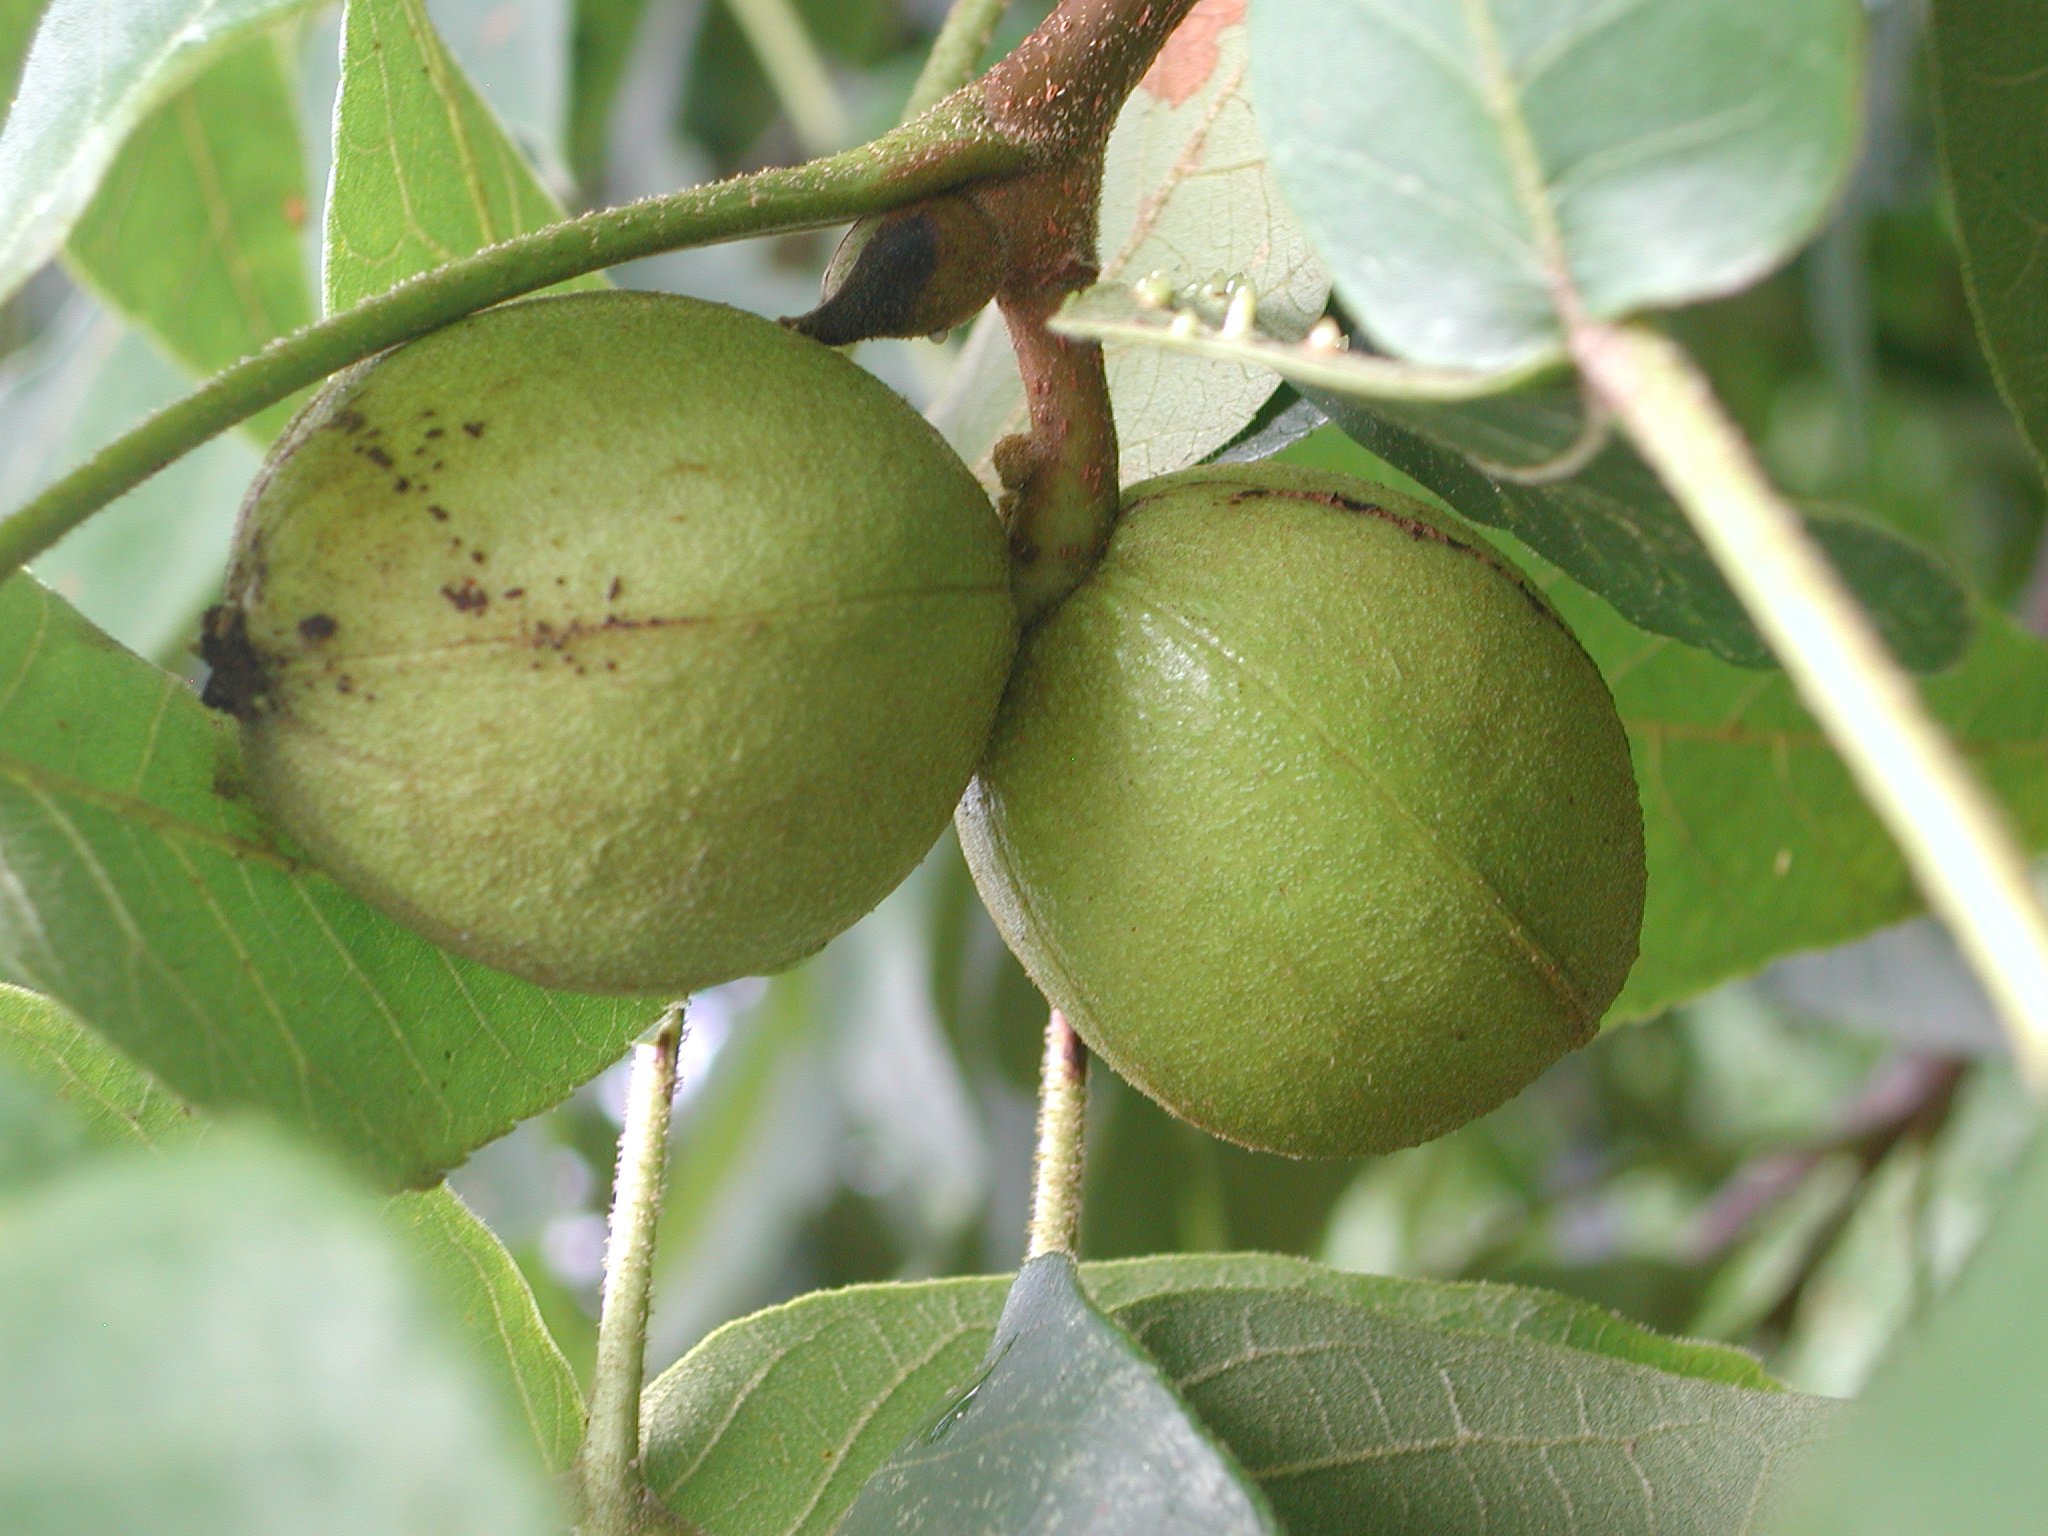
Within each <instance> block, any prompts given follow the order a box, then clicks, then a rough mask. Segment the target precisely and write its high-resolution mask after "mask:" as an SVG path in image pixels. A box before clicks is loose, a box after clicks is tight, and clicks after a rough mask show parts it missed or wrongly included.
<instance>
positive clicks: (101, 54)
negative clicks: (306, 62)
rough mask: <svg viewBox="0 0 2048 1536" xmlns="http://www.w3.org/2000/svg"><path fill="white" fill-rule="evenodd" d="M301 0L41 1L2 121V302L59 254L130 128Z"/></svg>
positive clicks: (0, 131) (0, 213) (0, 142)
mask: <svg viewBox="0 0 2048 1536" xmlns="http://www.w3.org/2000/svg"><path fill="white" fill-rule="evenodd" d="M304 3H305V0H123V3H122V4H121V5H119V6H118V7H109V6H108V5H107V4H106V0H50V3H49V5H48V7H47V9H46V10H45V11H44V12H43V20H42V24H41V25H40V26H39V27H38V28H37V30H36V36H35V41H34V42H33V43H32V44H31V45H30V47H29V53H28V59H27V62H26V64H25V65H24V66H23V68H22V74H21V86H20V89H19V91H18V92H17V93H16V96H15V101H14V107H13V110H12V111H10V112H9V113H8V115H7V125H6V127H5V128H4V129H0V298H5V297H6V296H7V295H9V294H11V293H13V292H14V290H15V289H17V288H19V287H20V286H21V285H22V284H23V283H24V282H26V281H27V280H28V277H29V274H30V273H32V272H34V271H35V270H36V268H38V267H40V266H41V265H42V264H43V263H44V262H46V261H48V260H49V259H50V258H51V257H52V256H54V255H56V254H57V252H58V250H59V249H60V248H61V247H62V246H63V244H64V240H65V237H66V236H67V235H68V234H69V233H70V231H71V227H72V225H73V223H74V222H75V221H76V220H77V219H78V217H79V216H80V215H81V214H82V213H84V212H85V209H86V205H87V204H89V203H90V202H91V201H92V198H93V194H94V193H95V192H96V191H97V190H98V188H99V184H100V178H101V177H102V176H103V175H104V174H105V173H106V170H107V168H108V166H110V165H112V164H113V162H114V157H115V156H116V155H117V154H118V153H119V152H120V149H121V146H122V144H123V143H124V142H126V140H127V138H128V135H129V134H130V133H131V132H133V131H134V129H135V127H136V125H137V124H139V123H140V122H141V121H142V120H143V119H144V118H145V117H147V116H148V115H149V114H150V112H151V111H153V110H154V109H155V108H156V106H157V105H158V103H160V102H162V101H164V100H165V99H166V98H168V97H169V96H171V95H172V94H173V93H174V92H175V91H177V90H178V88H179V87H180V86H182V85H184V84H185V83H186V82H187V81H188V80H190V79H192V78H193V76H195V75H197V74H198V73H199V72H200V71H201V70H202V69H203V68H205V66H206V65H207V63H208V62H209V61H210V60H211V59H212V58H213V57H215V55H216V54H218V53H219V52H220V51H221V50H222V49H223V48H225V47H227V46H229V45H231V44H232V43H233V42H234V41H235V40H236V39H237V38H240V37H242V36H245V35H246V34H247V33H248V32H249V30H250V29H251V28H253V27H257V26H260V25H262V24H263V23H264V22H266V21H270V20H273V19H275V18H277V17H279V16H282V15H285V14H286V13H288V12H290V11H292V10H295V9H298V8H299V7H300V6H302V5H303V4H304Z"/></svg>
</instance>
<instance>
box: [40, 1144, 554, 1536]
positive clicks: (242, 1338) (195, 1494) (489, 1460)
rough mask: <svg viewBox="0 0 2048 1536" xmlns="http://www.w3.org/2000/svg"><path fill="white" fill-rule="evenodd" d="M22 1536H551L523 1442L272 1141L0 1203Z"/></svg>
mask: <svg viewBox="0 0 2048 1536" xmlns="http://www.w3.org/2000/svg"><path fill="white" fill-rule="evenodd" d="M0 1381H5V1382H7V1383H9V1389H8V1390H7V1391H6V1392H4V1393H0V1529H4V1530H6V1531H7V1532H8V1536H79V1533H80V1532H85V1531H90V1532H92V1533H94V1536H222V1533H224V1532H234V1531H247V1532H255V1531H262V1532H265V1533H266V1536H329V1533H331V1536H342V1533H345V1532H346V1533H360V1532H377V1533H379V1536H461V1533H465V1532H474V1533H476V1536H525V1533H531V1536H550V1533H554V1532H559V1531H560V1530H561V1529H562V1528H563V1521H562V1519H561V1515H560V1512H559V1510H557V1509H556V1508H555V1507H554V1500H553V1498H552V1495H551V1490H550V1488H549V1486H548V1483H547V1480H546V1478H545V1476H544V1475H543V1473H542V1471H541V1469H540V1467H539V1465H538V1463H537V1461H536V1460H535V1458H534V1457H533V1455H532V1453H531V1451H530V1450H529V1449H528V1448H527V1447H526V1446H525V1445H524V1444H523V1443H522V1440H521V1437H520V1433H519V1430H518V1427H517V1425H516V1424H515V1423H514V1422H513V1420H512V1418H511V1416H510V1414H509V1413H507V1412H504V1411H502V1409H501V1406H500V1405H499V1404H498V1403H497V1402H496V1401H495V1400H494V1399H493V1397H492V1395H491V1393H490V1392H489V1390H488V1388H487V1385H486V1384H485V1383H484V1382H483V1381H482V1380H481V1379H480V1378H479V1376H478V1374H477V1372H476V1370H475V1368H474V1366H473V1365H472V1364H471V1363H470V1362H469V1361H468V1360H466V1359H464V1358H463V1356H462V1354H461V1352H460V1351H459V1350H458V1349H457V1348H456V1347H455V1344H454V1341H453V1339H452V1338H451V1337H450V1335H449V1333H448V1331H447V1329H446V1327H445V1324H444V1322H443V1319H442V1318H441V1316H440V1315H439V1313H438V1312H437V1310H436V1309H435V1308H434V1306H433V1305H432V1303H431V1300H430V1298H429V1297H428V1296H427V1295H426V1294H425V1293H424V1291H423V1290H422V1288H421V1285H420V1276H419V1274H418V1273H417V1267H416V1265H415V1264H414V1263H412V1262H411V1261H409V1260H408V1258H407V1256H406V1254H405V1253H404V1252H403V1249H402V1247H401V1245H400V1244H399V1243H398V1241H397V1240H396V1239H395V1238H394V1237H393V1236H392V1234H390V1233H389V1232H388V1231H386V1230H385V1229H384V1228H383V1226H382V1225H381V1223H380V1222H379V1219H378V1213H377V1207H376V1204H375V1202H374V1201H371V1200H369V1199H368V1198H366V1197H364V1196H362V1195H359V1194H357V1193H356V1192H354V1191H353V1190H351V1189H349V1188H347V1187H346V1186H344V1185H343V1184H341V1183H340V1182H339V1181H337V1180H336V1179H335V1177H334V1176H333V1174H332V1173H331V1172H329V1171H328V1170H327V1169H325V1168H323V1167H321V1166H319V1165H317V1164H315V1163H313V1162H311V1161H310V1160H309V1159H308V1158H307V1157H306V1156H305V1154H304V1153H303V1152H300V1151H298V1150H296V1149H295V1148H293V1147H291V1146H290V1145H288V1144H285V1143H282V1142H279V1141H277V1140H275V1139H273V1138H270V1137H260V1138H259V1137H256V1136H253V1135H250V1134H248V1133H246V1132H233V1133H220V1134H216V1135H214V1136H210V1137H208V1138H206V1139H205V1140H204V1141H202V1142H199V1143H196V1144H194V1145H190V1146H187V1147H183V1148H180V1149H178V1150H176V1151H172V1152H168V1153H166V1154H164V1155H163V1156H161V1157H142V1156H136V1155H129V1156H115V1157H109V1158H107V1159H105V1160H103V1161H101V1162H99V1163H97V1164H96V1165H91V1166H87V1167H85V1168H83V1169H81V1170H80V1171H79V1172H78V1173H76V1174H74V1175H73V1176H71V1177H68V1178H66V1179H64V1180H62V1181H59V1182H57V1183H55V1184H51V1185H48V1186H44V1187H42V1188H41V1189H40V1190H34V1191H31V1192H30V1193H28V1194H26V1195H23V1196H18V1197H16V1198H15V1199H14V1200H12V1201H11V1202H8V1203H6V1204H4V1205H0Z"/></svg>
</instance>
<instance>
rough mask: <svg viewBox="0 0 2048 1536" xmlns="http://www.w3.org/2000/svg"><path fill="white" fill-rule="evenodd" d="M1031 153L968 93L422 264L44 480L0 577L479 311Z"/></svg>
mask: <svg viewBox="0 0 2048 1536" xmlns="http://www.w3.org/2000/svg"><path fill="white" fill-rule="evenodd" d="M1032 159H1033V153H1032V151H1031V150H1030V149H1029V148H1028V147H1026V146H1025V145H1023V144H1021V143H1020V142H1019V141H1018V140H1016V139H1015V138H1014V137H1012V136H1010V135H1009V134H1007V133H1004V132H1002V131H1000V130H998V129H996V128H993V127H992V126H991V125H990V124H989V122H988V120H987V118H986V117H985V116H984V115H983V114H982V112H981V111H980V108H979V104H978V103H976V102H975V101H974V100H973V99H972V98H971V97H967V96H963V97H960V98H957V99H956V100H955V101H954V102H952V103H949V104H947V105H945V106H943V107H942V108H941V109H939V110H937V111H934V112H933V113H931V114H930V115H928V116H926V117H922V118H919V119H918V120H917V121H916V122H914V123H910V124H907V125H906V126H904V127H902V128H899V129H897V130H896V131H894V132H893V133H889V134H885V135H884V136H883V137H881V138H879V139H877V140H875V141H874V142H873V143H871V144H865V145H862V146H861V147H860V148H858V149H852V150H848V151H847V152H846V153H845V154H841V155H834V156H832V157H831V158H830V159H826V160H816V161H813V162H811V163H810V164H808V165H801V166H793V167H789V168H787V169H778V170H770V171H762V172H759V173H756V174H754V175H751V176H742V177H736V178H734V179H733V180H731V181H722V182H718V183H716V184H714V185H711V186H705V187H693V188H690V189H689V190H687V191H682V192H675V193H670V194H668V195H666V196H662V197H655V198H649V199H647V200H645V201H644V202H638V203H632V204H629V205H627V206H626V207H623V208H608V209H603V210H600V211H598V212H595V213H588V214H585V215H583V216H582V217H581V218H576V219H569V220H565V221H564V222H562V223H558V224H551V225H549V226H547V227H546V228H545V229H539V230H535V231H533V232H532V233H530V234H526V235H521V236H519V237H517V238H515V239H512V240H508V241H505V242H504V243H503V244H501V245H495V246H492V247H490V248H489V249H488V250H484V251H480V252H478V253H477V254H476V255H474V256H471V257H467V258H465V259H464V260H461V261H458V262H453V263H451V264H449V265H448V266H445V267H440V268H437V269H436V270H434V271H432V272H428V273H424V274H422V275H421V276H419V277H416V278H414V279H412V280H411V281H410V282H407V283H403V284H401V285H400V286H398V287H396V288H394V289H392V290H391V291H390V292H388V293H384V294H380V295H378V296H377V297H376V298H374V299H369V300H367V301H365V302H364V303H361V304H358V305H356V306H355V307H354V308H353V309H349V310H345V311H344V312H342V313H341V314H338V315H334V316H331V317H330V318H328V319H326V320H322V321H320V322H319V323H317V324H315V325H311V326H308V327H306V328H305V329H304V330H302V331H299V332H297V333H296V334H294V335H291V336H287V337H284V338H282V339H280V340H278V341H275V342H273V343H271V345H270V346H268V347H266V348H265V349H264V350H263V351H261V352H259V353H257V354H256V355H255V356H253V357H249V358H245V359H244V360H243V361H241V362H239V363H236V364H235V365H234V366H233V367H231V368H229V369H227V370H226V371H225V372H223V373H220V374H218V375H216V376H215V377H214V378H213V379H212V380H210V381H209V382H208V383H206V384H204V385H202V386H201V387H200V388H199V389H198V390H196V391H195V392H194V393H192V394H190V395H187V396H186V397H185V398H184V399H182V400H180V401H178V402H177V403H176V404H174V405H171V406H168V407H166V408H165V409H163V410H161V411H159V412H157V414H156V415H154V416H152V417H150V418H149V419H148V420H146V421H144V422H143V423H142V425H140V426H139V427H137V428H135V430H133V431H132V432H129V433H128V434H126V435H125V436H123V437H120V438H118V439H116V440H115V441H114V442H113V443H111V444H109V445H108V446H107V447H105V448H103V449H101V450H100V451H99V453H97V454H95V455H94V456H93V457H92V458H91V459H88V460H87V461H86V462H85V463H84V464H82V465H80V466H79V467H78V468H77V469H75V470H73V471H72V472H71V473H70V474H68V475H66V476H64V477H63V478H62V479H60V480H58V481H56V482H55V483H54V484H52V485H50V486H48V487H47V488H45V489H44V490H43V491H42V492H41V493H40V494H38V495H37V496H36V497H35V498H34V499H33V500H31V501H29V502H27V503H26V504H25V505H23V506H22V507H21V508H20V509H19V510H17V511H15V512H14V513H12V514H10V515H9V516H8V517H7V518H6V519H5V520H4V521H0V578H4V577H5V576H8V575H11V574H12V573H13V572H14V571H16V570H17V569H19V568H20V567H21V566H23V565H25V564H27V563H28V562H29V561H30V560H33V559H34V558H35V557H36V556H37V555H40V554H41V553H42V552H43V551H44V550H46V549H48V548H49V547H50V546H51V545H52V544H55V543H56V542H57V540H59V539H60V538H62V537H63V536H64V535H65V534H67V533H69V532H70V531H71V530H72V529H73V528H75V527H77V526H78V525H79V524H80V523H82V522H84V521H85V520H86V518H88V517H90V516H91V515H92V514H93V513H94V512H97V511H98V510H99V509H100V508H102V507H104V506H106V505H107V503H109V502H111V501H112V500H114V498H115V497H117V496H120V495H122V494H123V493H124V492H126V491H129V490H132V489H134V487H135V486H137V485H139V484H141V483H142V481H144V480H146V479H147V478H148V477H149V476H151V475H153V474H155V473H156V472H157V471H158V470H159V469H162V468H163V467H164V466H165V465H166V464H169V463H171V462H172V461H173V460H175V459H177V458H179V457H181V456H182V455H184V454H186V453H189V452H190V451H191V450H192V449H194V448H197V447H198V446H199V445H200V444H202V443H204V442H206V441H207V440H209V439H210V438H213V437H216V436H218V435H219V434H220V433H222V432H225V431H227V430H228V429H229V428H231V427H234V426H236V425H237V424H239V423H240V422H243V421H245V420H247V419H248V418H249V417H251V416H253V415H255V414H256V413H257V412H258V411H261V410H263V409H264V408H266V407H267V406H271V405H275V404H276V403H277V402H278V401H280V400H284V399H287V398H289V397H290V396H291V395H293V394H295V393H296V392H297V391H299V390H301V389H304V388H305V387H306V386H308V385H310V384H317V383H318V382H319V381H320V380H322V379H324V378H326V377H327V376H328V375H329V374H331V373H334V372H335V371H337V370H338V369H341V368H345V367H347V366H348V365H349V364H351V363H355V362H360V361H361V360H362V359H364V358H366V357H371V356H374V355H375V354H376V353H378V352H381V351H383V350H384V349H385V348H387V347H391V346H395V345H397V344H398V343H399V342H402V341H407V340H410V339H411V338H412V337H415V336H418V335H422V334H424V333H425V332H427V331H431V330H435V329H437V328H439V327H441V326H443V325H447V324H448V323H449V322H451V321H454V320H459V319H461V318H462V317H463V316H464V315H467V314H469V313H471V312H472V311H475V310H479V309H483V308H485V307H486V306H488V305H492V304H498V303H502V302H504V301H505V300H507V299H514V298H518V297H519V296H521V295H522V294H527V293H532V292H534V291H535V290H536V289H541V288H547V287H551V286H552V285H554V284H556V283H560V282H565V281H567V280H568V279H569V278H572V277H581V276H582V275H583V274H585V273H587V272H596V271H600V270H602V269H603V268H605V267H609V266H614V265H616V264H618V263H619V262H623V261H632V260H635V259H637V258H639V257H642V256H651V255H655V254H658V253H660V252H662V251H673V250H679V249H682V248H683V247H686V246H695V245H711V244H715V243H717V242H719V241H724V240H739V239H745V238H747V237H750V236H755V235H767V234H779V233H784V232H787V231H790V230H800V229H816V228H820V227H823V226H826V225H831V224H841V223H845V222H847V221H848V220H850V219H857V218H861V217H863V216H865V215H867V214H870V213H885V212H887V211H889V210H890V209H892V208H900V207H903V206H904V205H905V204H908V203H914V202H917V201H920V200H921V199H923V198H926V197H930V196H932V195H933V194H935V193H939V192H947V191H951V190H953V189H954V188H956V187H959V186H961V185H963V184H965V183H968V182H972V181H980V180H986V179H999V178H1003V177H1007V176H1014V175H1016V174H1018V173H1019V172H1020V171H1022V170H1024V169H1025V168H1026V167H1027V166H1028V165H1029V164H1030V163H1031V161H1032Z"/></svg>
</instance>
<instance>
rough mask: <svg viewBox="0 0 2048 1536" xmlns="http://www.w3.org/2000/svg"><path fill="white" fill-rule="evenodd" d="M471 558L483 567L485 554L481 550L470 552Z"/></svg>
mask: <svg viewBox="0 0 2048 1536" xmlns="http://www.w3.org/2000/svg"><path fill="white" fill-rule="evenodd" d="M469 558H470V559H472V560H474V561H475V562H476V563H477V564H478V565H482V564H483V563H484V552H483V551H482V550H480V549H472V550H471V551H470V552H469Z"/></svg>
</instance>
